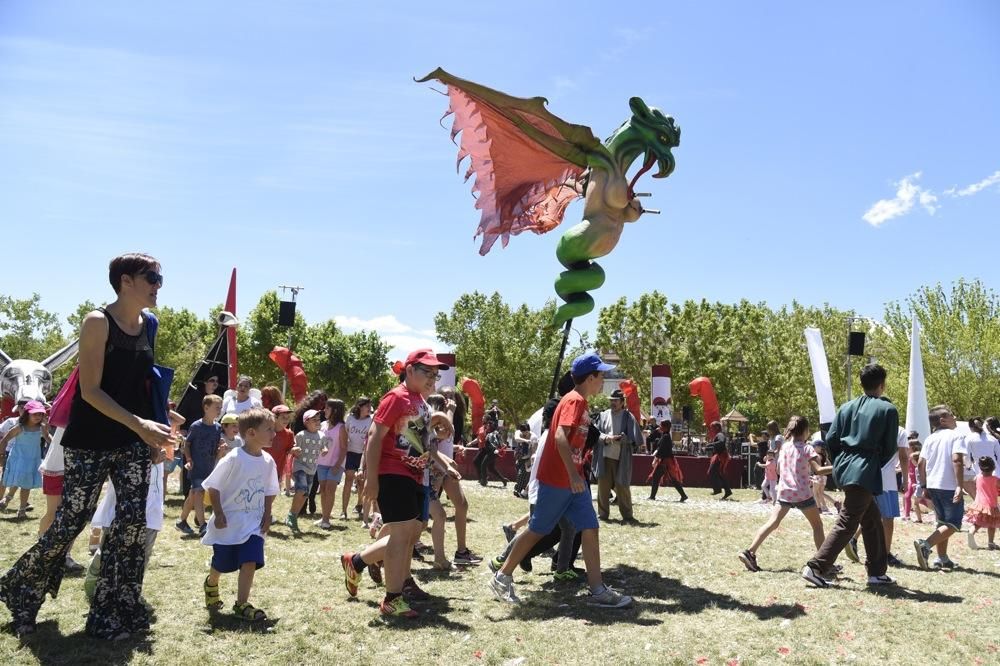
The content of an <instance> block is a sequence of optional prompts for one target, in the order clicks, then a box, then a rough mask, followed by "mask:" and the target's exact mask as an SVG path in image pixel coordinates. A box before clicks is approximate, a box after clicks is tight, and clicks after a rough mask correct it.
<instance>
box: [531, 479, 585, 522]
mask: <svg viewBox="0 0 1000 666" xmlns="http://www.w3.org/2000/svg"><path fill="white" fill-rule="evenodd" d="M560 518H567V519H568V520H569V521H570V522H572V523H573V526H574V527H576V530H577V531H578V532H582V531H583V530H596V529H597V527H598V523H597V512H595V511H594V502H593V500H592V499H591V497H590V486H586V489H585V490H584V491H583V492H582V493H575V494H574V493H573V492H572V491H570V489H569V488H556V487H554V486H550V485H548V484H545V483H542V482H541V481H539V482H538V499H537V500H536V502H535V512H534V513H533V514H531V519H530V520H529V521H528V529H530V530H531V531H532V532H534V533H535V534H548V533H549V532H551V531H552V530H553V529H555V526H556V525H557V524H558V523H559V519H560Z"/></svg>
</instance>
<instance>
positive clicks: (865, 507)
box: [802, 363, 899, 587]
mask: <svg viewBox="0 0 1000 666" xmlns="http://www.w3.org/2000/svg"><path fill="white" fill-rule="evenodd" d="M885 376H886V373H885V368H883V367H882V366H881V365H878V364H874V363H873V364H871V365H866V366H865V367H864V368H863V369H862V370H861V387H862V388H863V389H864V391H865V394H864V395H862V396H861V397H859V398H857V399H856V400H852V401H850V402H848V403H846V404H844V405H843V406H841V408H840V409H839V410H838V411H837V416H836V417H834V419H833V424H832V425H831V426H830V430H829V432H828V433H827V435H826V445H827V448H828V450H829V451H830V455H831V456H832V458H833V475H834V478H835V479H836V481H837V485H838V486H840V487H841V488H843V490H844V503H843V504H842V505H841V508H840V515H838V516H837V523H836V524H835V525H834V527H833V529H832V530H831V531H830V533H829V534H828V535H827V536H826V540H825V541H824V542H823V545H822V546H820V549H819V550H818V551H817V552H816V554H815V555H813V557H812V559H811V560H809V562H808V563H807V564H806V566H805V568H804V569H802V577H803V578H805V579H806V581H808V582H809V583H810V584H812V585H814V586H816V587H829V585H830V581H829V580H827V579H826V578H824V575H823V574H824V573H825V572H827V571H830V570H831V569H832V568H833V565H834V563H835V562H836V561H837V556H838V555H840V552H841V551H842V550H844V547H845V546H846V545H847V542H848V541H850V540H851V538H852V537H853V536H854V535H855V533H856V532H857V530H858V524H860V525H861V537H862V538H863V539H864V543H865V554H866V555H867V561H866V562H865V566H866V567H867V569H868V584H869V585H888V584H892V583H895V582H896V581H894V580H893V579H892V578H890V577H889V576H887V575H886V573H885V571H886V567H887V566H888V562H887V555H888V553H887V551H886V548H885V535H884V533H883V529H882V516H881V514H879V510H878V506H877V504H876V503H875V496H876V495H880V494H882V473H881V470H882V466H883V465H885V464H886V463H887V462H889V460H890V459H891V458H892V457H893V456H894V455H896V436H897V434H898V429H899V412H898V411H897V410H896V406H895V405H893V404H892V403H891V402H890V401H889V399H888V398H883V397H882V394H883V393H884V392H885Z"/></svg>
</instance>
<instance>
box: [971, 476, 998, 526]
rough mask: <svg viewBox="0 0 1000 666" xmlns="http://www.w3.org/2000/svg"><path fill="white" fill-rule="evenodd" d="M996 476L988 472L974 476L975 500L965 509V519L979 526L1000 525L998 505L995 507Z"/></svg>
mask: <svg viewBox="0 0 1000 666" xmlns="http://www.w3.org/2000/svg"><path fill="white" fill-rule="evenodd" d="M997 481H998V479H997V477H995V476H993V475H992V474H990V475H989V476H983V475H982V474H980V475H979V476H977V477H976V501H975V502H974V503H973V504H972V506H970V507H969V508H968V509H966V510H965V520H966V521H968V522H969V523H972V524H973V525H975V526H976V527H979V528H997V527H1000V507H997Z"/></svg>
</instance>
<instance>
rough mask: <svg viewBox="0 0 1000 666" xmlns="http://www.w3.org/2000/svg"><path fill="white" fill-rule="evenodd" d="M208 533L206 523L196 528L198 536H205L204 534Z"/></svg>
mask: <svg viewBox="0 0 1000 666" xmlns="http://www.w3.org/2000/svg"><path fill="white" fill-rule="evenodd" d="M207 531H208V523H207V522H204V523H202V524H201V525H199V526H198V536H205V532H207Z"/></svg>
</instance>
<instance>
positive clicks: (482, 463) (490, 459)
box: [476, 452, 508, 486]
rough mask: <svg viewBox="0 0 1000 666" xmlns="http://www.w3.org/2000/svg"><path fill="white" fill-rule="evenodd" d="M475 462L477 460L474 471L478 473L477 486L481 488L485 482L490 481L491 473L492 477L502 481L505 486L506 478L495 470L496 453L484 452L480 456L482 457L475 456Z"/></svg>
mask: <svg viewBox="0 0 1000 666" xmlns="http://www.w3.org/2000/svg"><path fill="white" fill-rule="evenodd" d="M476 460H477V465H476V469H477V471H478V472H479V485H482V486H485V485H486V482H487V481H489V480H490V473H491V472H492V473H493V476H495V477H497V478H498V479H500V480H501V481H503V483H504V485H505V486H506V485H507V481H508V479H507V477H505V476H504V475H503V474H501V473H500V472H499V471H498V470H497V454H496V453H490V452H485V453H483V454H482V457H478V456H477V458H476Z"/></svg>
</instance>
